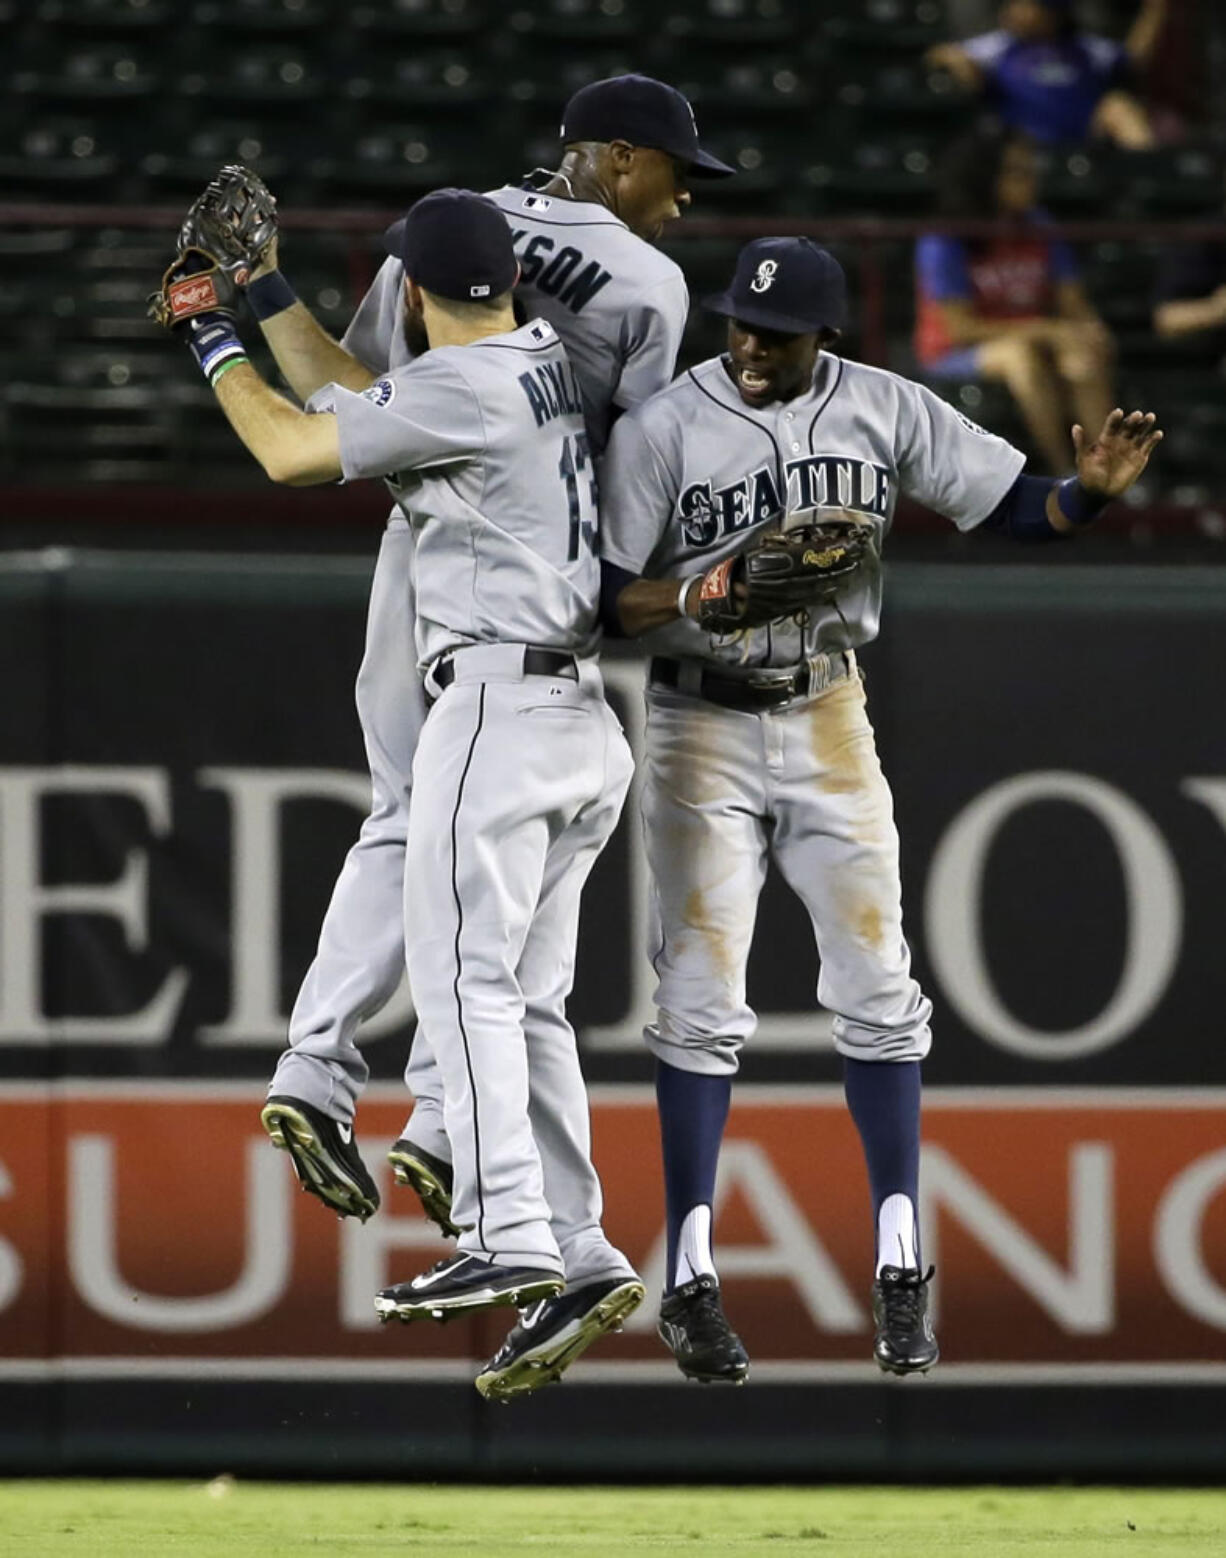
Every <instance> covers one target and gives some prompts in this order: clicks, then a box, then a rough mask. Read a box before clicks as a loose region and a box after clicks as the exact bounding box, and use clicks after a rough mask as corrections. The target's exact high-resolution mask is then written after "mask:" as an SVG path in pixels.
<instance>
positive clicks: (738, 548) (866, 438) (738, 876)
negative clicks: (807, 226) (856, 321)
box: [601, 238, 1162, 1383]
mask: <svg viewBox="0 0 1226 1558" xmlns="http://www.w3.org/2000/svg"><path fill="white" fill-rule="evenodd" d="M845 290H846V289H845V282H844V277H843V273H842V270H841V269H840V267H839V265H838V263H837V262H836V261H835V259H834V258H833V257H832V256H831V255H830V254H829V253H827V252H826V251H825V250H824V249H821V248H819V247H818V246H817V245H816V244H814V243H812V242H810V241H809V240H808V239H805V238H768V239H761V240H759V241H757V242H755V243H751V244H749V245H748V246H747V247H746V248H745V249H743V250H742V252H741V255H740V257H739V259H738V262H737V266H736V273H735V276H734V277H733V280H732V283H731V286H730V287H729V288H728V290H727V291H726V292H724V293H722V294H720V295H719V296H718V297H715V298H712V299H708V300H707V302H706V305H705V306H706V307H707V308H709V309H711V310H713V311H714V312H715V313H717V314H721V315H724V316H726V317H727V318H728V321H729V324H728V336H727V352H726V354H725V355H723V356H721V357H717V358H713V359H711V360H710V361H708V362H704V363H701V364H700V365H699V366H698V367H696V368H693V369H691V370H690V371H689V372H688V373H685V374H683V375H682V376H681V377H680V378H678V379H677V380H676V381H675V382H674V383H673V384H672V385H671V386H670V387H669V388H668V389H666V390H664V391H662V392H661V393H660V394H658V395H655V396H653V397H652V399H651V400H649V401H647V402H646V403H645V404H644V405H642V406H639V407H637V408H635V410H634V411H632V412H630V413H629V414H627V415H626V416H625V417H623V418H622V419H621V420H620V421H619V422H618V424H617V426H616V427H615V428H614V429H613V434H612V437H611V439H610V442H609V448H608V452H607V455H606V459H605V463H604V466H603V467H602V477H601V479H602V504H601V545H602V554H601V555H602V558H603V563H604V570H605V576H606V577H605V592H606V596H607V599H608V601H609V603H610V606H611V607H612V609H613V610H615V611H616V613H617V614H618V615H619V617H620V621H621V625H622V626H623V628H624V629H625V631H626V632H628V633H629V634H631V635H635V636H637V635H643V638H644V645H645V647H646V648H648V649H649V650H650V652H651V655H652V659H651V661H650V668H649V674H648V680H649V688H648V697H647V705H648V714H647V755H646V771H645V776H644V817H645V822H646V829H647V856H648V861H649V864H650V868H651V874H652V879H653V883H654V893H655V903H656V908H657V911H658V916H659V922H660V927H661V946H660V949H659V952H658V955H657V958H656V962H655V967H656V971H657V974H658V976H659V985H658V987H657V991H656V1003H657V1007H658V1020H657V1022H656V1023H655V1024H654V1025H653V1026H652V1027H651V1028H649V1029H648V1032H647V1042H648V1045H649V1047H650V1048H651V1050H652V1052H653V1054H654V1055H655V1057H656V1061H657V1072H656V1077H657V1100H658V1106H659V1113H660V1128H661V1138H662V1144H663V1152H664V1170H665V1183H666V1196H667V1208H668V1273H667V1280H666V1291H665V1296H664V1299H663V1303H662V1305H661V1309H660V1317H659V1330H660V1335H661V1336H662V1338H663V1339H664V1341H665V1342H666V1344H667V1345H668V1347H669V1348H670V1350H671V1351H672V1352H673V1354H674V1356H675V1357H676V1359H677V1362H678V1364H679V1366H680V1368H681V1370H682V1372H683V1373H684V1374H686V1375H689V1376H690V1377H692V1378H695V1379H700V1380H724V1381H731V1382H734V1383H740V1382H741V1381H742V1380H743V1379H744V1378H745V1376H746V1374H747V1372H748V1368H749V1359H748V1355H747V1354H746V1351H745V1349H744V1347H743V1345H742V1344H741V1342H740V1340H739V1338H738V1337H737V1335H736V1333H735V1332H734V1331H733V1329H732V1327H731V1326H730V1325H729V1323H728V1320H727V1318H726V1316H725V1314H724V1311H723V1307H722V1303H721V1299H720V1290H719V1279H718V1276H717V1273H716V1266H715V1262H714V1259H713V1255H712V1243H711V1209H712V1203H713V1198H714V1191H715V1173H716V1164H717V1161H718V1157H719V1149H720V1142H721V1138H722V1135H723V1130H724V1124H725V1121H726V1118H727V1114H728V1108H729V1101H730V1098H731V1091H732V1079H733V1076H734V1074H735V1072H736V1070H737V1066H738V1054H739V1051H740V1048H741V1046H742V1044H743V1043H744V1041H745V1040H746V1039H748V1038H749V1037H750V1035H751V1034H752V1032H753V1030H754V1026H755V1018H754V1014H753V1012H752V1011H751V1010H750V1008H749V1007H748V1005H747V1004H746V999H745V994H746V992H745V968H746V960H747V958H748V955H749V947H750V941H751V939H752V936H753V928H754V918H755V913H756V908H757V902H758V896H759V894H760V892H761V890H762V885H763V881H764V878H765V873H766V864H767V859H768V857H773V858H774V860H775V861H776V863H777V864H778V866H779V868H780V870H781V872H782V874H783V876H784V878H785V879H786V880H787V882H788V884H789V885H790V886H791V888H792V890H793V891H794V892H795V893H796V894H797V896H798V897H799V898H800V899H801V901H802V902H803V904H804V906H805V908H806V909H807V910H808V912H809V916H810V919H811V920H812V923H813V930H814V934H815V937H816V940H817V946H818V951H819V954H820V958H821V973H820V977H819V979H818V984H817V995H818V999H819V1001H820V1002H821V1003H822V1005H823V1006H825V1007H826V1008H828V1009H829V1010H830V1011H832V1012H833V1013H834V1042H835V1046H836V1048H837V1049H838V1051H839V1053H840V1054H841V1056H842V1057H843V1068H844V1083H845V1089H846V1096H847V1102H848V1106H849V1108H850V1111H851V1114H852V1117H853V1119H854V1120H855V1123H856V1126H857V1127H858V1130H859V1134H860V1137H861V1141H862V1143H863V1149H864V1155H865V1159H866V1162H867V1166H868V1175H869V1181H870V1187H871V1192H872V1206H873V1219H874V1232H875V1236H876V1261H875V1266H874V1274H873V1284H872V1292H873V1310H874V1318H875V1322H876V1336H875V1340H874V1347H873V1351H874V1356H875V1357H876V1360H877V1362H878V1364H879V1365H880V1367H881V1368H882V1369H884V1370H886V1371H889V1372H892V1373H896V1374H907V1373H912V1372H916V1371H923V1370H926V1369H928V1368H930V1367H931V1366H932V1365H933V1364H934V1363H935V1362H936V1361H937V1356H938V1351H937V1343H936V1338H935V1336H934V1335H933V1332H932V1328H931V1325H930V1323H929V1318H928V1312H927V1306H928V1280H929V1277H930V1275H931V1272H929V1273H927V1274H926V1273H925V1272H924V1270H923V1264H922V1260H921V1252H920V1238H919V1229H918V1224H917V1216H916V1208H917V1204H918V1179H919V1143H920V1061H921V1059H922V1058H923V1056H924V1055H925V1054H927V1052H928V1048H929V1045H930V1042H931V1035H930V1032H929V1016H930V1012H931V1007H930V1004H929V1002H928V1001H927V999H926V998H925V997H924V995H923V994H922V992H921V991H920V989H919V986H918V985H917V984H916V982H915V980H914V979H913V978H912V977H911V971H910V955H909V953H908V950H907V944H906V941H905V940H904V938H903V931H902V908H901V886H900V880H899V864H898V837H897V834H896V832H895V827H894V820H893V810H892V802H891V797H890V791H889V787H888V785H887V784H886V781H885V778H884V776H883V774H882V772H881V768H880V765H879V762H878V759H877V753H876V749H875V746H874V740H873V732H872V728H871V726H870V724H869V721H868V715H867V712H866V706H865V693H864V684H863V680H862V677H861V675H860V672H859V669H858V667H857V664H856V655H855V652H856V650H857V649H858V648H859V647H860V646H861V645H862V644H866V643H869V642H870V641H871V640H872V639H874V638H875V637H876V635H877V629H878V623H879V620H880V614H881V598H882V589H881V567H880V554H881V546H882V541H883V539H884V537H885V534H886V532H887V531H888V529H889V527H890V523H891V520H892V517H893V513H894V506H895V503H896V501H897V499H898V497H899V495H900V494H904V493H905V494H906V495H908V496H909V497H912V498H914V499H916V500H918V501H919V502H921V503H924V504H926V505H927V506H928V507H930V508H932V509H935V510H936V511H937V512H939V513H942V514H945V515H947V516H948V517H949V518H950V519H952V520H953V521H954V523H955V524H956V525H957V526H958V527H959V529H961V530H972V529H974V528H976V527H984V528H987V529H992V530H999V531H1003V532H1004V533H1005V534H1007V535H1011V536H1014V537H1016V538H1017V539H1019V540H1036V541H1039V540H1050V539H1055V538H1056V537H1057V536H1058V535H1060V534H1064V533H1067V532H1069V531H1071V530H1073V529H1074V528H1076V526H1078V525H1080V524H1082V523H1083V522H1085V521H1086V520H1088V519H1089V518H1091V517H1092V515H1093V514H1094V513H1096V512H1097V511H1098V510H1099V509H1100V508H1101V507H1102V506H1103V504H1105V503H1106V502H1107V501H1108V500H1109V499H1110V498H1113V497H1115V496H1117V495H1118V494H1119V493H1121V492H1123V491H1125V490H1126V489H1127V488H1128V487H1129V486H1131V485H1132V483H1133V482H1134V481H1135V480H1136V479H1137V477H1138V476H1139V475H1140V473H1141V471H1142V470H1143V469H1144V468H1145V464H1146V461H1147V460H1148V458H1149V455H1150V453H1151V451H1152V450H1153V449H1154V448H1155V447H1156V445H1157V443H1158V440H1159V439H1160V438H1161V437H1162V434H1161V433H1160V432H1158V431H1156V430H1155V427H1154V417H1153V416H1152V415H1143V414H1142V413H1140V412H1133V413H1131V415H1129V416H1125V415H1124V413H1123V412H1121V411H1115V412H1113V413H1112V414H1111V416H1109V417H1108V418H1107V421H1106V423H1105V425H1104V426H1103V428H1102V429H1101V431H1099V432H1098V434H1097V436H1096V437H1094V438H1093V439H1092V438H1091V437H1090V436H1089V434H1088V433H1086V432H1084V431H1083V430H1082V429H1081V428H1080V427H1075V428H1074V429H1073V442H1074V448H1075V453H1076V465H1077V474H1076V475H1075V476H1073V477H1070V478H1069V479H1068V480H1067V481H1063V482H1056V481H1049V480H1046V479H1042V478H1038V477H1031V476H1025V475H1022V474H1021V470H1022V466H1023V464H1024V456H1023V455H1022V454H1020V453H1019V451H1018V450H1016V449H1014V448H1012V447H1011V446H1010V445H1009V444H1007V443H1005V442H1004V440H1002V439H1000V438H997V437H995V436H993V435H992V434H990V433H986V432H985V431H984V430H983V429H982V428H979V427H977V426H975V424H974V423H972V422H968V421H967V420H966V418H965V417H963V416H961V415H959V413H958V412H956V411H954V410H953V409H952V408H951V407H950V406H948V405H947V404H946V403H945V402H944V401H942V400H940V399H939V398H938V397H937V396H936V395H934V394H932V392H931V391H929V390H927V389H925V388H923V387H922V386H920V385H918V384H915V383H912V382H910V381H909V380H907V379H903V378H899V377H898V376H897V375H895V374H892V373H886V372H883V371H881V370H880V369H877V368H869V367H865V366H863V365H861V364H859V363H854V362H848V361H844V360H843V359H841V358H839V357H838V356H836V355H835V354H834V353H833V351H832V350H831V348H832V347H833V345H834V344H835V342H836V341H837V340H838V336H839V326H840V325H841V323H842V321H843V315H844V310H845ZM831 520H833V521H834V522H835V523H834V524H833V525H831V524H830V523H829V521H831ZM823 521H826V522H827V523H826V524H825V527H824V530H823V529H819V530H817V531H808V530H802V531H801V532H800V534H799V537H798V538H793V544H789V537H790V536H791V531H790V528H789V527H791V526H793V525H797V524H803V525H804V526H806V527H808V526H812V525H813V524H815V523H817V524H819V525H820V524H821V523H822V522H823ZM849 521H850V522H852V523H854V526H855V527H856V528H855V530H854V531H852V532H851V533H850V535H849V534H848V532H847V531H846V525H847V523H848V522H849ZM780 531H782V532H783V534H782V535H780V534H779V532H780ZM857 560H858V566H855V567H853V568H849V567H848V563H849V562H853V563H854V562H856V561H857Z"/></svg>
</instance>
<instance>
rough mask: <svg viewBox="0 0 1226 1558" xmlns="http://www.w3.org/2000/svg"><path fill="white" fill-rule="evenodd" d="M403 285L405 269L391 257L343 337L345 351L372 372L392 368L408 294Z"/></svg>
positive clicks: (383, 266) (381, 267)
mask: <svg viewBox="0 0 1226 1558" xmlns="http://www.w3.org/2000/svg"><path fill="white" fill-rule="evenodd" d="M403 282H404V267H403V266H402V265H401V264H400V261H399V260H395V259H393V258H392V256H391V255H388V257H387V259H386V260H384V262H383V264H382V265H381V266H380V267H379V274H378V275H377V276H376V277H375V279H374V281H373V282H372V283H371V285H370V289H369V291H368V292H367V294H366V296H365V297H364V298H363V299H362V301H361V302H360V303H359V304H358V307H357V312H356V313H355V314H354V316H353V318H352V319H351V320H350V321H349V328H348V329H347V330H346V331H345V334H344V335H343V336H342V337H341V345H342V346H343V347H344V348H345V350H346V351H347V352H349V353H350V355H351V356H354V357H356V358H357V359H358V361H359V362H361V363H365V365H366V366H367V367H368V368H369V369H370V371H371V372H372V373H386V372H387V370H388V368H389V366H390V365H391V349H392V340H393V338H394V337H395V334H396V322H397V319H398V318H399V311H400V309H401V306H402V305H401V298H402V296H403V294H404V286H403Z"/></svg>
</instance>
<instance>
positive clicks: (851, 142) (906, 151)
mask: <svg viewBox="0 0 1226 1558" xmlns="http://www.w3.org/2000/svg"><path fill="white" fill-rule="evenodd" d="M816 150H817V153H818V154H817V155H816V156H815V155H813V150H812V149H810V155H809V157H808V158H807V159H806V160H805V162H804V164H803V166H802V167H801V169H800V176H799V180H798V188H799V189H800V190H803V191H804V197H805V200H806V201H807V209H808V210H809V211H811V212H812V213H813V214H815V215H821V214H829V215H836V214H838V215H845V216H851V215H857V216H873V215H878V216H923V215H925V214H926V213H927V212H928V211H929V210H930V209H931V206H932V198H933V159H934V152H933V150H932V143H928V144H924V143H921V142H920V141H918V140H917V139H916V138H915V137H914V136H904V137H899V138H884V137H880V136H878V137H876V138H873V139H868V138H859V137H856V136H854V135H853V136H851V137H850V138H849V139H843V138H841V137H834V138H832V140H831V141H830V142H829V143H825V144H821V145H819V146H818V147H817V148H816Z"/></svg>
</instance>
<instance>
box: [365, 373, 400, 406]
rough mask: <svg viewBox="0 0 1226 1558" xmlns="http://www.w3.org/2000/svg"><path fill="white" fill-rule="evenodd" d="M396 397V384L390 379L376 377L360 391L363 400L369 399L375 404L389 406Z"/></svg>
mask: <svg viewBox="0 0 1226 1558" xmlns="http://www.w3.org/2000/svg"><path fill="white" fill-rule="evenodd" d="M395 398H396V386H395V385H394V384H393V383H392V381H391V379H376V380H375V382H374V383H373V384H370V385H368V386H367V387H366V389H364V390H363V391H362V399H363V400H371V401H373V402H374V403H375V405H376V406H390V405H391V403H392V401H393V400H395Z"/></svg>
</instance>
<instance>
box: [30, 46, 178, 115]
mask: <svg viewBox="0 0 1226 1558" xmlns="http://www.w3.org/2000/svg"><path fill="white" fill-rule="evenodd" d="M9 85H10V89H11V90H12V92H13V94H14V95H15V97H17V98H18V99H21V98H24V99H27V100H30V99H32V100H34V101H36V102H39V103H45V104H56V105H67V106H69V107H73V108H78V107H79V108H88V107H92V106H95V105H99V104H103V103H107V102H113V103H131V102H135V101H140V100H142V99H148V98H152V97H153V95H154V94H155V93H156V92H157V91H159V90H160V89H161V87H162V85H163V82H162V76H161V72H160V70H159V68H158V67H157V66H156V65H155V64H154V60H153V55H152V53H151V52H150V45H149V42H148V40H146V39H142V40H141V45H140V47H139V48H137V47H135V46H130V45H129V44H127V43H126V42H125V43H105V44H89V45H85V44H83V45H82V46H80V47H77V48H73V49H70V50H69V51H68V52H67V53H65V52H64V51H63V49H62V48H60V47H58V46H55V45H53V44H51V43H48V44H46V45H45V46H44V47H43V48H42V49H41V50H38V49H36V50H32V51H31V53H30V54H29V55H27V56H26V58H25V59H24V60H22V61H21V62H20V63H19V64H18V67H17V68H16V69H15V70H14V72H13V74H12V75H11V77H10V78H9Z"/></svg>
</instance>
